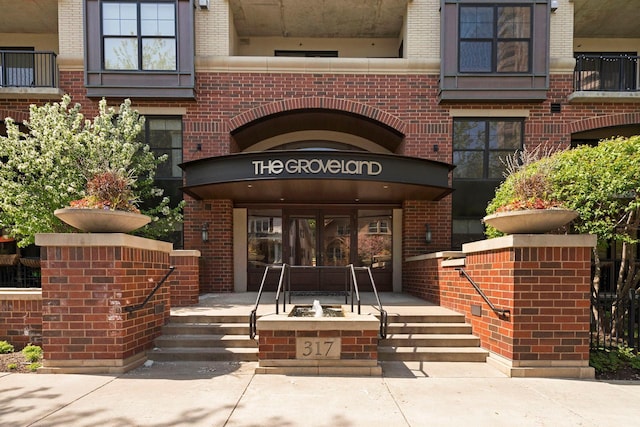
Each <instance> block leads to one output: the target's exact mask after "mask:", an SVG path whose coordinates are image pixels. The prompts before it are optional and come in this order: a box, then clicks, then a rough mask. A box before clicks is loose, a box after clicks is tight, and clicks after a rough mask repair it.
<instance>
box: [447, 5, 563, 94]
mask: <svg viewBox="0 0 640 427" xmlns="http://www.w3.org/2000/svg"><path fill="white" fill-rule="evenodd" d="M549 2H550V0H441V4H442V5H443V7H442V9H441V14H442V25H441V26H440V40H441V41H442V49H441V61H440V89H441V90H440V100H441V101H488V100H490V101H513V102H520V101H543V100H545V99H547V91H548V89H549V58H548V56H549V49H550V46H549V45H550V34H551V31H550V26H551V17H550V16H551V12H550V10H551V9H550V7H549Z"/></svg>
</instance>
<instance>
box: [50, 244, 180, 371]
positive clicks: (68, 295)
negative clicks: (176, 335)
mask: <svg viewBox="0 0 640 427" xmlns="http://www.w3.org/2000/svg"><path fill="white" fill-rule="evenodd" d="M41 258H42V306H43V315H42V323H43V325H42V329H43V350H44V353H45V359H47V360H94V359H123V360H124V359H126V358H128V357H131V356H133V355H136V354H138V353H140V352H142V351H144V350H146V349H148V348H150V347H151V345H152V341H153V339H154V338H156V337H157V336H158V335H159V334H160V328H161V327H162V326H163V325H164V323H165V320H166V319H167V318H168V316H169V288H168V287H167V286H162V287H161V288H160V289H159V290H158V292H157V293H156V294H155V296H154V297H153V298H152V299H151V300H150V301H149V303H148V304H147V306H146V307H145V308H143V309H142V310H139V311H136V312H134V313H132V314H128V313H126V312H125V311H124V308H125V307H127V306H132V305H136V304H140V303H142V302H143V301H144V299H145V298H146V296H147V295H149V293H150V292H151V290H152V289H153V288H154V286H155V285H156V283H157V282H158V281H159V280H160V279H161V278H162V277H163V276H164V275H165V274H166V272H167V270H168V267H169V253H168V252H160V251H152V250H144V249H138V248H130V247H120V246H113V247H104V246H101V247H46V248H45V247H43V248H42V251H41ZM162 305H164V307H162ZM157 307H159V308H161V309H162V310H161V311H159V312H158V313H157V314H156V312H155V310H156V308H157Z"/></svg>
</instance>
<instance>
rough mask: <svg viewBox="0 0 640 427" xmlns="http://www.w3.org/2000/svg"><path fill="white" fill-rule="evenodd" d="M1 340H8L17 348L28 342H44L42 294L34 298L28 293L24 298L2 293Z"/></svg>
mask: <svg viewBox="0 0 640 427" xmlns="http://www.w3.org/2000/svg"><path fill="white" fill-rule="evenodd" d="M16 292H19V290H16ZM30 294H31V292H30ZM27 298H28V299H27ZM0 341H8V342H9V344H11V345H13V346H14V347H15V349H16V350H22V348H23V347H24V346H25V345H27V344H36V345H41V344H42V298H40V296H37V298H35V299H34V298H33V295H28V296H25V297H24V299H23V298H22V297H21V296H20V295H10V296H9V295H3V294H0Z"/></svg>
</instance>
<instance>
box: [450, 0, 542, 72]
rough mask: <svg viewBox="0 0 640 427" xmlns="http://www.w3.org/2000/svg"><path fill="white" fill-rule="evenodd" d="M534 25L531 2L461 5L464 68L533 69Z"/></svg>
mask: <svg viewBox="0 0 640 427" xmlns="http://www.w3.org/2000/svg"><path fill="white" fill-rule="evenodd" d="M531 27H532V21H531V7H530V6H503V5H499V6H498V5H491V6H484V5H483V6H477V5H473V6H472V5H469V6H466V5H463V6H460V25H459V28H460V34H459V42H460V47H459V70H460V72H461V73H492V72H494V73H495V72H497V73H527V72H529V71H530V68H531V54H530V50H531Z"/></svg>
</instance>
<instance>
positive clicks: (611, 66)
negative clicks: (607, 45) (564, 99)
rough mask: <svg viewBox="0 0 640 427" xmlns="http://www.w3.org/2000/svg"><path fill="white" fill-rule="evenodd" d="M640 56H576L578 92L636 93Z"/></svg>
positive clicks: (575, 75)
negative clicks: (639, 57)
mask: <svg viewBox="0 0 640 427" xmlns="http://www.w3.org/2000/svg"><path fill="white" fill-rule="evenodd" d="M637 73H638V56H636V55H629V54H602V55H599V54H579V55H576V70H575V72H574V89H575V90H576V91H609V92H635V91H637V90H638V83H637V82H638V77H637Z"/></svg>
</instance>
